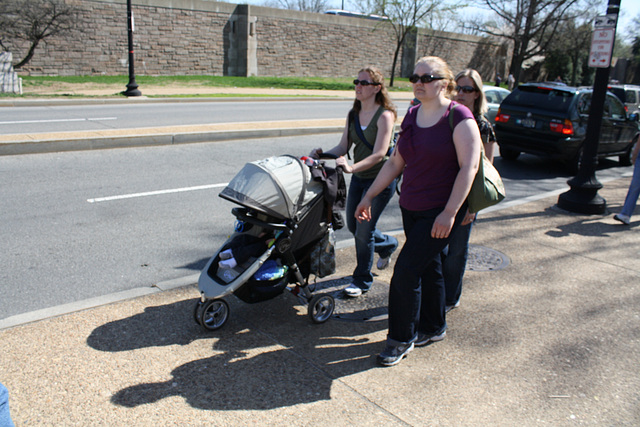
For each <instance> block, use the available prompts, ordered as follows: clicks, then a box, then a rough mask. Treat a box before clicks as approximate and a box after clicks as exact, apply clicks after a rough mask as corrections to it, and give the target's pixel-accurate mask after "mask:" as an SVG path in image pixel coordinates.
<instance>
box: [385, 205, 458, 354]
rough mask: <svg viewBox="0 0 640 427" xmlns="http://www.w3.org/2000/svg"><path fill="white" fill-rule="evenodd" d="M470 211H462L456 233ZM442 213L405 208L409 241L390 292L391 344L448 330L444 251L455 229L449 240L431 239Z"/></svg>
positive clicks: (396, 265)
mask: <svg viewBox="0 0 640 427" xmlns="http://www.w3.org/2000/svg"><path fill="white" fill-rule="evenodd" d="M466 209H467V207H466V204H465V205H463V206H462V207H461V208H460V211H459V212H458V215H457V216H456V220H455V223H454V225H453V230H455V229H456V228H457V227H458V226H459V225H460V223H461V222H462V219H463V218H464V214H465V212H466ZM442 210H443V209H442V208H436V209H430V210H427V211H408V210H406V209H402V223H403V226H404V232H405V236H406V242H405V244H404V246H403V247H402V250H401V251H400V255H398V259H397V260H396V264H395V268H394V271H393V277H392V278H391V287H390V289H389V335H388V342H389V343H390V344H393V345H398V344H406V343H410V342H412V341H415V340H416V338H417V336H418V332H422V333H425V334H429V335H438V334H441V333H442V332H443V331H444V330H445V329H446V328H447V323H446V320H445V313H444V308H445V286H444V279H443V277H442V262H441V259H440V252H442V250H443V249H444V248H445V247H446V246H447V244H448V243H449V239H450V237H451V234H452V233H453V230H452V233H449V237H447V238H445V239H435V238H433V237H431V229H432V227H433V223H434V221H435V219H436V217H437V216H438V215H439V214H440V213H441V212H442Z"/></svg>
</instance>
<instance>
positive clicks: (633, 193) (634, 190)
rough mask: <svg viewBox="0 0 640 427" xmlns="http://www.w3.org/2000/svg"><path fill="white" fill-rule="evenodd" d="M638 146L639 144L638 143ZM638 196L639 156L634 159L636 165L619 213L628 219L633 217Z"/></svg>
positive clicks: (639, 187) (639, 193) (639, 181)
mask: <svg viewBox="0 0 640 427" xmlns="http://www.w3.org/2000/svg"><path fill="white" fill-rule="evenodd" d="M638 144H640V142H638ZM638 196H640V156H639V158H638V159H636V163H635V165H634V166H633V177H632V178H631V184H630V185H629V191H627V197H626V198H625V199H624V206H622V210H621V211H620V213H621V214H622V215H626V216H628V217H630V216H631V215H633V210H634V209H635V208H636V203H637V202H638Z"/></svg>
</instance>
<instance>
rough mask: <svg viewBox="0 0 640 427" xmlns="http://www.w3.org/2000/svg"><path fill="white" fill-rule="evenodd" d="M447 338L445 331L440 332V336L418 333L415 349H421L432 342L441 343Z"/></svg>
mask: <svg viewBox="0 0 640 427" xmlns="http://www.w3.org/2000/svg"><path fill="white" fill-rule="evenodd" d="M446 336H447V331H444V332H442V333H441V334H440V335H427V334H423V333H422V332H418V339H417V340H416V342H415V344H416V347H423V346H425V345H427V344H431V343H433V342H437V341H442V340H443V339H444V337H446Z"/></svg>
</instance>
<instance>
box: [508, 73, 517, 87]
mask: <svg viewBox="0 0 640 427" xmlns="http://www.w3.org/2000/svg"><path fill="white" fill-rule="evenodd" d="M515 84H516V79H515V77H513V74H511V73H509V77H507V87H508V89H509V90H513V87H514V86H515Z"/></svg>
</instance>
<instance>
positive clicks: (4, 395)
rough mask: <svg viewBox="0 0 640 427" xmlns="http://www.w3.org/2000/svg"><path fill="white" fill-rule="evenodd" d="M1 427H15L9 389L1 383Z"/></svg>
mask: <svg viewBox="0 0 640 427" xmlns="http://www.w3.org/2000/svg"><path fill="white" fill-rule="evenodd" d="M0 426H2V427H13V426H14V424H13V421H12V420H11V414H10V412H9V392H8V391H7V388H6V387H5V386H4V385H2V383H0Z"/></svg>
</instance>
